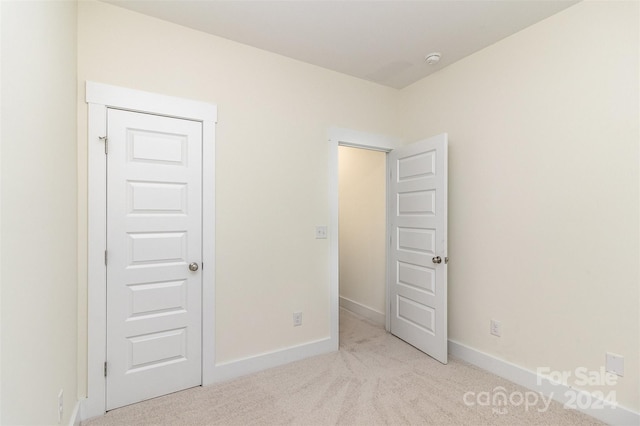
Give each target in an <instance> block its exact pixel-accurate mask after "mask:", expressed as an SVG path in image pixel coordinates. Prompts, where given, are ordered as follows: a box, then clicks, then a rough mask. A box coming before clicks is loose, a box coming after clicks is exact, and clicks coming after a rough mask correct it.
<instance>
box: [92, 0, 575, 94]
mask: <svg viewBox="0 0 640 426" xmlns="http://www.w3.org/2000/svg"><path fill="white" fill-rule="evenodd" d="M104 1H106V2H108V3H112V4H115V5H118V6H121V7H124V8H127V9H131V10H134V11H137V12H141V13H143V14H146V15H150V16H154V17H157V18H160V19H163V20H166V21H170V22H174V23H176V24H180V25H184V26H186V27H190V28H193V29H196V30H200V31H204V32H207V33H210V34H214V35H217V36H220V37H224V38H227V39H230V40H234V41H237V42H240V43H244V44H247V45H250V46H254V47H257V48H260V49H264V50H268V51H271V52H274V53H278V54H281V55H284V56H288V57H290V58H294V59H298V60H300V61H304V62H307V63H310V64H314V65H318V66H321V67H324V68H328V69H332V70H335V71H338V72H341V73H344V74H349V75H352V76H354V77H359V78H362V79H365V80H370V81H374V82H376V83H380V84H383V85H386V86H390V87H395V88H403V87H405V86H407V85H409V84H411V83H413V82H415V81H417V80H420V79H421V78H423V77H426V76H427V75H429V74H431V73H433V72H435V71H437V70H438V69H440V68H442V67H445V66H447V65H449V64H451V63H453V62H455V61H457V60H459V59H461V58H463V57H465V56H467V55H470V54H472V53H474V52H476V51H478V50H480V49H482V48H484V47H486V46H489V45H491V44H493V43H495V42H497V41H498V40H501V39H503V38H505V37H507V36H509V35H511V34H513V33H515V32H518V31H520V30H522V29H523V28H525V27H528V26H529V25H532V24H534V23H536V22H538V21H541V20H542V19H545V18H547V17H549V16H551V15H553V14H555V13H558V12H559V11H561V10H563V9H565V8H567V7H569V6H571V5H572V4H575V3H577V2H578V0H499V1H488V0H465V1H457V0H428V1H427V0H421V1H405V0H386V1H366V0H340V1H328V0H325V1H314V0H297V1H291V0H289V1H272V0H260V1H244V0H226V1H220V0H104ZM434 51H435V52H441V53H442V59H441V61H440V63H438V64H437V65H435V66H433V65H428V64H426V63H425V61H424V58H425V56H426V55H427V54H428V53H430V52H434Z"/></svg>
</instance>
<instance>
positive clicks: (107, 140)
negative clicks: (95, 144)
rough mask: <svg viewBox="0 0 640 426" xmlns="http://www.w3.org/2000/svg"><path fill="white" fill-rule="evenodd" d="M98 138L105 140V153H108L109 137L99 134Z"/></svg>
mask: <svg viewBox="0 0 640 426" xmlns="http://www.w3.org/2000/svg"><path fill="white" fill-rule="evenodd" d="M98 139H100V140H101V141H104V153H105V155H107V154H108V153H109V138H108V137H106V136H98Z"/></svg>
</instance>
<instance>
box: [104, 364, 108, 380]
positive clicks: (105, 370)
mask: <svg viewBox="0 0 640 426" xmlns="http://www.w3.org/2000/svg"><path fill="white" fill-rule="evenodd" d="M104 377H107V361H105V362H104Z"/></svg>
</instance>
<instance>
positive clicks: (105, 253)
mask: <svg viewBox="0 0 640 426" xmlns="http://www.w3.org/2000/svg"><path fill="white" fill-rule="evenodd" d="M104 266H107V251H106V250H105V251H104Z"/></svg>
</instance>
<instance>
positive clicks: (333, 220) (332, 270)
mask: <svg viewBox="0 0 640 426" xmlns="http://www.w3.org/2000/svg"><path fill="white" fill-rule="evenodd" d="M328 136H329V280H330V298H331V304H330V306H331V323H330V324H331V334H330V335H331V342H332V345H333V347H334V350H338V343H339V342H338V335H339V328H338V312H339V311H338V309H339V303H340V302H339V296H340V295H339V289H340V287H339V285H340V284H339V276H340V275H339V272H340V269H339V267H340V265H339V251H338V235H339V233H338V198H339V197H338V196H339V194H338V146H350V147H354V148H363V149H371V150H375V151H383V152H389V151H391V150H393V149H396V148H399V147H401V146H402V145H403V144H402V140H401V139H399V138H392V137H390V136H384V135H378V134H373V133H365V132H360V131H357V130H350V129H342V128H331V129H329V131H328ZM385 199H387V197H385ZM388 232H389V226H388V224H387V233H388ZM388 238H389V236H388V235H387V240H388ZM385 281H386V285H385V287H386V293H387V296H386V299H387V300H389V295H388V292H389V280H388V277H387V279H386V280H385ZM385 305H386V306H385V317H386V319H385V328H386V329H387V330H389V318H390V316H389V304H388V303H385Z"/></svg>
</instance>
